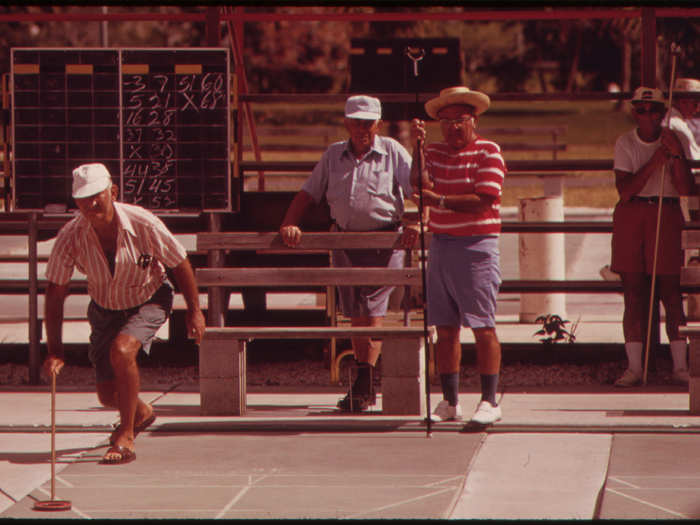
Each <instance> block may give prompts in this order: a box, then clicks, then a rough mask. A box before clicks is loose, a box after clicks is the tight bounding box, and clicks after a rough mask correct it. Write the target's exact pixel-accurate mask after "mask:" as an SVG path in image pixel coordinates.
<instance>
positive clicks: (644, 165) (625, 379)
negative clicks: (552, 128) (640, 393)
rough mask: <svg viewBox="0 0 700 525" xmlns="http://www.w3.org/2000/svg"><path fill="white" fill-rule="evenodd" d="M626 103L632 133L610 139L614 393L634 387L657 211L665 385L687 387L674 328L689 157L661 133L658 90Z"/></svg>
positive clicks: (644, 90)
mask: <svg viewBox="0 0 700 525" xmlns="http://www.w3.org/2000/svg"><path fill="white" fill-rule="evenodd" d="M631 102H632V108H633V116H634V119H635V121H636V123H637V127H636V128H635V129H632V130H630V131H628V132H626V133H624V134H623V135H621V136H620V137H619V138H618V139H617V141H616V143H615V160H614V166H613V169H614V170H615V186H616V188H617V192H618V194H619V196H620V200H619V201H618V203H617V204H616V205H615V210H614V212H613V235H612V262H611V265H610V268H611V270H612V271H614V272H616V273H618V274H620V276H621V278H622V284H623V290H624V301H625V312H624V316H623V321H622V326H623V332H624V337H625V351H626V353H627V359H628V368H627V370H625V372H624V374H623V375H622V376H621V377H620V378H619V379H618V380H617V381H616V382H615V386H618V387H631V386H635V385H638V384H639V383H640V382H641V380H642V375H643V366H642V353H643V343H642V342H643V340H644V335H645V334H646V323H647V321H648V317H647V312H648V303H649V296H650V293H651V291H650V285H651V275H652V271H653V266H654V247H655V239H656V235H657V233H656V229H657V216H658V209H659V208H658V207H659V206H661V213H662V215H661V225H660V231H659V234H658V238H659V246H658V251H657V263H656V286H655V289H656V290H657V293H658V295H659V297H660V299H661V302H662V303H663V305H664V311H665V313H666V334H667V336H668V340H669V341H670V347H671V358H672V360H673V380H674V382H677V383H680V384H686V385H687V384H688V365H687V347H686V341H685V339H684V338H682V337H681V336H680V334H679V332H678V327H679V326H680V325H682V324H684V323H685V319H684V315H683V303H682V299H681V291H680V269H681V266H682V264H683V250H682V248H681V232H682V230H683V224H684V219H683V214H682V212H681V206H680V200H679V197H680V196H681V195H695V194H696V187H695V181H694V179H693V177H692V175H691V173H690V168H689V166H688V162H687V160H686V159H687V156H688V155H689V154H690V152H689V150H688V148H687V143H686V145H685V147H684V144H683V143H682V141H681V140H680V138H679V135H678V134H677V133H676V132H674V131H672V130H670V129H668V128H665V127H662V122H663V118H664V114H665V113H666V100H665V99H664V96H663V93H661V91H659V90H658V89H655V88H649V87H643V86H642V87H640V88H637V90H636V91H635V92H634V95H633V97H632V100H631ZM663 170H665V175H664V177H663V183H664V184H663V188H662V187H661V179H662V171H663ZM659 196H661V197H662V201H661V203H659Z"/></svg>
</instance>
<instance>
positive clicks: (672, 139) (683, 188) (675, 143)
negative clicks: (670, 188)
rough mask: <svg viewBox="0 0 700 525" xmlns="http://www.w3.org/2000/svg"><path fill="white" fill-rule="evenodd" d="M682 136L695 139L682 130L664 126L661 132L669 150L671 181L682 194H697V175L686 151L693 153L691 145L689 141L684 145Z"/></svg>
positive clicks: (664, 143)
mask: <svg viewBox="0 0 700 525" xmlns="http://www.w3.org/2000/svg"><path fill="white" fill-rule="evenodd" d="M681 136H683V137H684V140H686V141H688V142H689V141H691V140H694V139H693V138H692V137H687V136H686V135H685V134H684V133H683V132H681V131H673V130H670V129H666V128H664V129H663V131H662V132H661V142H662V144H663V145H664V147H665V148H666V150H667V151H668V157H667V162H669V165H670V172H671V182H672V183H673V185H674V186H675V187H676V190H678V193H679V194H680V195H696V194H697V188H696V187H695V177H693V174H692V172H691V170H690V165H689V164H688V161H687V157H686V153H685V152H686V150H687V151H689V152H691V153H692V150H691V146H690V144H689V143H688V144H686V147H683V143H682V142H681V140H680V137H681Z"/></svg>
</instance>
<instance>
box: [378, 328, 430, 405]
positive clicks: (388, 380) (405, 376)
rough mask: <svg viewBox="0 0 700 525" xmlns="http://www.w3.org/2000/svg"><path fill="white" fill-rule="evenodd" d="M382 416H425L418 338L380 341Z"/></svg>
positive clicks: (423, 376)
mask: <svg viewBox="0 0 700 525" xmlns="http://www.w3.org/2000/svg"><path fill="white" fill-rule="evenodd" d="M382 413H383V414H387V415H419V416H424V415H425V414H426V406H425V351H424V349H423V339H422V338H415V337H413V338H411V337H391V338H386V339H384V341H383V342H382Z"/></svg>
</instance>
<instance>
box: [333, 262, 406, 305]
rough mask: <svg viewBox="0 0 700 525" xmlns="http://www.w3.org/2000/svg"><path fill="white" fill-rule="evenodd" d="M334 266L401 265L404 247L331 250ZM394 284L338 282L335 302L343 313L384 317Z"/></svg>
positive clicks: (385, 266)
mask: <svg viewBox="0 0 700 525" xmlns="http://www.w3.org/2000/svg"><path fill="white" fill-rule="evenodd" d="M331 257H332V262H333V266H335V267H337V268H348V267H353V266H354V267H381V268H403V267H404V260H405V258H406V252H405V251H404V250H373V249H368V250H333V252H332V254H331ZM394 288H395V287H394V286H379V287H378V286H338V302H339V305H340V311H341V313H342V314H343V315H344V316H346V317H350V318H352V317H384V316H385V315H386V311H387V309H388V307H389V297H390V296H391V292H392V291H394Z"/></svg>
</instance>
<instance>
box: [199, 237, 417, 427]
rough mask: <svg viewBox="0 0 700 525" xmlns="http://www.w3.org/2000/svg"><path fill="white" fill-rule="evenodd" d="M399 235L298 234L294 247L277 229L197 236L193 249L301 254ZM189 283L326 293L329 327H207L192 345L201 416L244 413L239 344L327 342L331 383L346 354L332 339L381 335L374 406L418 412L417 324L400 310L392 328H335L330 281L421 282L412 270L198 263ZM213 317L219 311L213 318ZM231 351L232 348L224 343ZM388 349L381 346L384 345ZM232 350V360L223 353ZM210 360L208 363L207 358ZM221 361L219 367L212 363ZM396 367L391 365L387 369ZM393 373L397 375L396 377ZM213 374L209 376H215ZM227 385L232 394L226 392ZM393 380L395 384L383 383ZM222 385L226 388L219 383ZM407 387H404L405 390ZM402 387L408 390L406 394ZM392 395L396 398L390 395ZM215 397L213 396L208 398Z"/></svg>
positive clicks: (388, 241) (386, 244)
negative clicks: (378, 399) (379, 385)
mask: <svg viewBox="0 0 700 525" xmlns="http://www.w3.org/2000/svg"><path fill="white" fill-rule="evenodd" d="M398 239H399V234H397V233H394V232H364V233H351V232H345V233H305V234H304V236H303V237H302V242H301V243H300V244H299V246H298V247H296V248H288V247H286V246H285V245H284V244H283V243H282V241H281V238H280V236H279V234H278V233H276V232H275V233H246V232H227V233H208V232H205V233H199V234H198V235H197V250H202V251H211V250H222V251H225V250H244V251H251V250H254V251H256V252H258V253H266V252H272V253H299V254H303V253H308V252H309V251H319V250H325V251H326V252H328V251H329V250H332V249H353V248H355V249H357V248H362V249H366V248H393V247H398ZM196 273H197V283H198V285H199V286H201V287H210V288H216V287H244V286H245V287H253V286H259V287H276V288H281V289H287V290H288V289H292V290H294V289H298V288H303V289H309V288H311V287H317V288H320V289H324V290H326V294H327V295H326V308H327V314H328V319H329V323H330V326H305V327H298V328H297V327H288V326H286V327H262V328H261V327H225V328H224V327H208V328H207V331H206V333H205V337H204V339H203V341H202V344H201V345H200V351H199V355H200V378H201V380H202V384H201V391H202V411H203V412H205V413H222V411H224V412H226V413H237V414H238V413H244V412H245V406H244V405H245V403H244V401H241V400H244V398H245V396H244V395H243V396H241V388H244V387H245V384H244V383H245V373H244V372H245V368H244V366H241V360H242V359H244V357H241V356H245V342H246V341H247V340H248V339H256V338H257V339H261V338H265V339H328V340H330V341H331V352H330V354H331V355H330V360H331V382H337V380H338V375H339V366H340V360H341V359H342V358H343V356H344V355H346V354H347V353H348V352H345V353H343V354H341V355H336V351H335V341H336V339H339V338H348V337H352V336H353V335H365V336H369V337H377V338H382V339H383V340H384V342H383V351H382V355H383V357H382V382H383V383H384V378H385V377H386V378H389V380H388V382H386V385H387V386H388V387H389V390H388V391H387V390H386V389H383V392H384V394H383V396H382V406H383V411H384V412H385V413H391V414H421V413H422V412H421V411H422V410H423V409H424V407H423V405H422V404H420V403H419V400H418V398H417V397H416V395H418V393H420V392H421V389H422V385H423V384H424V383H423V378H422V373H419V372H420V370H424V366H425V363H424V357H423V355H422V354H423V352H424V350H423V341H422V336H423V328H422V326H421V327H412V326H410V320H409V318H408V313H407V312H405V314H404V325H403V326H398V327H381V328H372V327H363V328H359V327H339V326H337V316H336V311H335V287H336V286H338V285H347V286H357V285H374V286H382V285H390V286H391V285H393V286H410V285H413V286H415V285H417V284H419V283H420V282H421V275H420V269H419V268H411V267H409V268H404V269H388V268H332V267H313V268H309V267H272V268H264V267H256V268H199V269H197V270H196ZM209 308H210V311H212V315H213V318H216V317H217V312H216V309H217V308H223V305H218V306H217V305H214V304H211V303H210V304H209ZM220 317H221V318H222V317H223V316H220ZM232 347H233V348H234V351H233V352H232V350H231V348H232ZM385 348H388V350H384V349H385ZM399 348H401V349H402V350H401V351H402V352H403V355H402V358H401V359H398V358H396V359H393V358H392V355H390V354H392V353H393V352H398V351H399V350H398V349H399ZM226 354H232V355H233V354H235V356H234V357H233V359H235V360H236V363H237V365H236V366H235V367H234V366H233V364H232V362H230V361H227V360H226V358H225V357H224V356H225V355H226ZM212 359H213V360H214V361H212ZM219 361H221V366H219V365H217V364H216V363H218V362H219ZM402 361H405V362H406V363H407V365H408V364H409V363H412V365H411V367H410V370H411V374H412V375H411V377H410V378H409V377H407V376H405V375H404V374H405V373H406V369H405V368H404V367H403V365H401V366H399V364H400V363H401V362H402ZM395 365H396V366H395ZM219 370H226V372H225V373H226V376H225V379H224V378H218V379H217V377H211V376H209V377H207V375H206V374H210V373H215V374H218V373H220V372H219ZM399 378H401V379H400V380H399ZM215 379H216V380H215ZM234 384H235V385H236V386H235V394H231V393H230V392H229V387H230V386H231V385H234ZM395 384H400V385H402V386H400V387H396V388H394V387H392V386H391V385H395ZM227 385H228V386H227ZM409 385H410V387H409ZM409 391H410V392H411V393H410V394H409ZM397 392H400V395H395V394H397ZM217 397H220V398H221V400H219V401H215V399H216V398H217Z"/></svg>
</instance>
